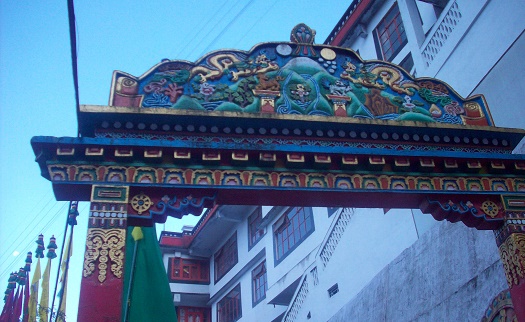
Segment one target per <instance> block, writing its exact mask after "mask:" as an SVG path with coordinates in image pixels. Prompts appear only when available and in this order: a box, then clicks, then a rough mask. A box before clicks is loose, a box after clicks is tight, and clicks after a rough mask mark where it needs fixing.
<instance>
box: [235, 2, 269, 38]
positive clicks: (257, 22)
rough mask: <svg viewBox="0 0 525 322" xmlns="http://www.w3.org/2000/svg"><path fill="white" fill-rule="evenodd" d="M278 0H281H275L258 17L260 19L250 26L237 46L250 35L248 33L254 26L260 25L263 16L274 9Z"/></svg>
mask: <svg viewBox="0 0 525 322" xmlns="http://www.w3.org/2000/svg"><path fill="white" fill-rule="evenodd" d="M278 1H279V0H275V1H274V2H273V3H272V5H271V6H269V7H268V9H266V11H265V12H264V13H263V14H262V15H260V16H259V18H258V19H257V20H256V21H255V22H254V23H253V24H252V26H251V27H250V29H248V30H247V31H246V32H245V33H244V35H242V37H241V38H239V40H238V41H237V42H236V43H235V47H237V46H238V45H239V44H240V43H241V41H242V40H243V39H244V38H245V37H246V35H248V34H249V33H250V32H251V31H252V30H253V28H255V26H258V25H259V22H260V21H261V20H262V18H264V17H265V16H266V15H267V14H268V12H270V10H272V9H273V7H275V5H276V4H277V2H278Z"/></svg>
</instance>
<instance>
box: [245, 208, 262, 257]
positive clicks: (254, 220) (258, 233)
mask: <svg viewBox="0 0 525 322" xmlns="http://www.w3.org/2000/svg"><path fill="white" fill-rule="evenodd" d="M261 222H262V208H261V207H257V209H255V211H254V212H253V214H251V215H250V217H249V218H248V232H249V243H248V244H249V247H250V248H252V247H253V246H254V245H255V244H257V242H258V241H259V240H260V239H261V238H262V237H263V236H264V228H259V227H258V226H259V225H260V224H261Z"/></svg>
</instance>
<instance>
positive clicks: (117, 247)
mask: <svg viewBox="0 0 525 322" xmlns="http://www.w3.org/2000/svg"><path fill="white" fill-rule="evenodd" d="M86 239H87V243H86V247H87V250H86V255H85V257H84V274H83V275H84V277H88V276H91V274H93V272H94V271H95V265H96V262H97V260H98V280H99V282H100V283H103V282H104V281H105V280H106V276H107V269H108V265H111V266H110V267H111V272H112V273H113V275H114V276H115V277H116V278H122V267H123V261H124V249H123V248H124V245H125V242H126V230H125V229H101V228H90V229H89V230H88V235H87V238H86Z"/></svg>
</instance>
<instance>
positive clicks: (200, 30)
mask: <svg viewBox="0 0 525 322" xmlns="http://www.w3.org/2000/svg"><path fill="white" fill-rule="evenodd" d="M227 2H228V1H224V2H223V3H222V4H219V6H218V7H217V8H222V7H224V6H225V5H226V3H227ZM216 11H218V10H214V12H216ZM214 17H215V16H214ZM212 21H213V19H206V23H205V24H204V25H202V27H201V28H200V29H199V31H197V33H193V34H191V36H190V34H186V37H184V40H183V41H181V43H186V44H187V45H186V46H179V50H178V51H177V53H176V54H175V56H174V58H175V59H177V58H178V57H179V55H180V54H181V53H182V51H184V50H185V49H187V48H188V46H189V44H190V39H195V38H197V37H198V36H199V35H200V34H201V32H202V31H203V30H204V29H205V28H206V27H208V25H209V24H210V23H211V22H212ZM219 21H220V19H219Z"/></svg>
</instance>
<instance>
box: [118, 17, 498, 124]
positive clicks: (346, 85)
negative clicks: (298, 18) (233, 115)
mask: <svg viewBox="0 0 525 322" xmlns="http://www.w3.org/2000/svg"><path fill="white" fill-rule="evenodd" d="M314 37H315V31H314V30H313V29H311V28H309V27H308V26H306V25H304V24H299V25H297V26H296V27H294V29H293V30H292V34H291V41H292V42H283V43H263V44H259V45H256V46H255V47H253V48H252V49H251V50H250V51H248V52H245V51H238V50H221V51H215V52H213V53H210V54H208V55H206V56H204V57H203V58H201V59H200V60H198V61H197V62H196V63H190V62H187V61H178V60H165V61H162V62H161V63H159V64H157V65H156V66H154V67H153V68H152V69H151V70H149V71H148V72H147V73H145V74H144V75H142V76H141V77H134V76H131V75H129V74H126V73H123V72H119V71H116V72H115V73H114V75H113V84H112V91H111V97H110V104H111V105H113V106H127V107H140V108H168V109H183V110H201V111H229V112H244V113H277V114H298V115H321V116H335V117H351V118H359V119H378V120H395V121H420V122H439V123H451V124H463V125H481V126H493V122H492V119H491V116H490V113H489V111H488V107H487V105H486V103H485V101H484V99H483V97H482V96H474V97H471V98H469V99H467V100H465V99H463V98H461V97H460V96H459V95H458V94H457V93H456V92H455V91H454V90H453V89H452V88H450V86H448V85H447V84H446V83H444V82H442V81H439V80H436V79H428V78H425V79H415V78H413V77H412V76H410V75H409V74H408V73H407V72H406V71H404V70H403V69H402V68H400V67H399V66H396V65H394V64H391V63H387V62H383V61H376V60H374V61H364V60H362V59H361V58H360V57H359V56H358V55H357V54H356V53H355V52H354V51H352V50H350V49H345V48H338V47H331V46H325V45H314V44H313V42H314Z"/></svg>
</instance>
